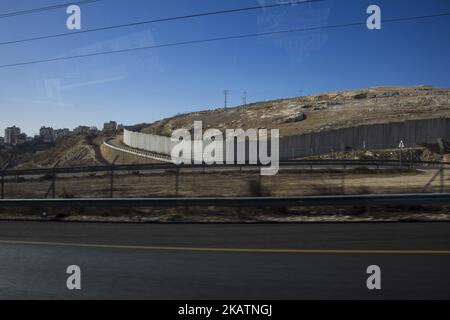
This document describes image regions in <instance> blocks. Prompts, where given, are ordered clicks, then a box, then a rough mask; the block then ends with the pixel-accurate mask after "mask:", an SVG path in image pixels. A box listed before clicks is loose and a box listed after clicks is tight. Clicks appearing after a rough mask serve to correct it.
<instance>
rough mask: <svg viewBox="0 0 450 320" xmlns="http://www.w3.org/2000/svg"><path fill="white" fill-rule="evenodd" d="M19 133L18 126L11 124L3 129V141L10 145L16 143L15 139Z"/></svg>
mask: <svg viewBox="0 0 450 320" xmlns="http://www.w3.org/2000/svg"><path fill="white" fill-rule="evenodd" d="M19 134H20V128H18V127H16V126H12V127H9V128H6V129H5V143H6V144H9V145H11V146H15V145H17V140H18V137H19Z"/></svg>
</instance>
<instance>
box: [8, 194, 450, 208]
mask: <svg viewBox="0 0 450 320" xmlns="http://www.w3.org/2000/svg"><path fill="white" fill-rule="evenodd" d="M386 205H406V206H410V205H450V194H449V193H444V194H436V193H433V194H390V195H353V196H307V197H277V198H273V197H261V198H249V197H242V198H241V197H232V198H136V199H133V198H126V199H27V200H18V199H8V200H0V208H12V207H28V208H61V207H65V208H81V207H87V208H91V207H92V208H96V207H102V208H113V207H116V208H120V207H145V208H147V207H148V208H151V207H212V206H213V207H273V208H276V207H315V206H386Z"/></svg>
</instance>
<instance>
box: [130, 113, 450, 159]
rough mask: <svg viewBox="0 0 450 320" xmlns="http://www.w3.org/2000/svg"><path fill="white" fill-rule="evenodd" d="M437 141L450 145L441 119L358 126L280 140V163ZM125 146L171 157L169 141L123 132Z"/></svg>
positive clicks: (448, 128) (449, 123) (449, 128)
mask: <svg viewBox="0 0 450 320" xmlns="http://www.w3.org/2000/svg"><path fill="white" fill-rule="evenodd" d="M438 138H443V139H444V140H447V141H450V119H448V118H438V119H428V120H414V121H404V122H393V123H385V124H373V125H364V126H355V127H351V128H345V129H338V130H331V131H324V132H318V133H311V134H303V135H297V136H288V137H283V138H281V139H280V160H286V159H292V158H299V157H306V156H311V155H320V154H327V153H332V152H338V151H345V150H364V149H369V150H379V149H395V148H399V146H400V145H403V146H404V147H405V148H413V147H417V146H418V145H419V144H420V143H436V141H437V139H438ZM124 143H125V144H126V145H127V146H129V147H131V148H133V149H138V150H145V151H149V152H153V153H157V154H160V155H170V154H171V149H172V142H171V139H170V138H169V137H162V136H156V135H151V134H143V133H139V132H132V131H129V130H125V131H124Z"/></svg>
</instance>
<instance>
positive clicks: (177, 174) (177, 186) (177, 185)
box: [175, 167, 180, 197]
mask: <svg viewBox="0 0 450 320" xmlns="http://www.w3.org/2000/svg"><path fill="white" fill-rule="evenodd" d="M175 193H176V196H177V197H178V196H179V195H180V168H179V167H177V169H176V170H175Z"/></svg>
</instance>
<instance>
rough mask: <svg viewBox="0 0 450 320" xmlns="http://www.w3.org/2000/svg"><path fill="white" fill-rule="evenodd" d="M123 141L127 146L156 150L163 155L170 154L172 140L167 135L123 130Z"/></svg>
mask: <svg viewBox="0 0 450 320" xmlns="http://www.w3.org/2000/svg"><path fill="white" fill-rule="evenodd" d="M123 142H124V143H125V144H126V145H127V146H129V147H132V148H135V149H139V150H145V151H150V152H156V153H159V154H163V155H170V154H171V151H172V141H171V139H170V138H169V137H162V136H157V135H153V134H145V133H140V132H133V131H129V130H124V134H123Z"/></svg>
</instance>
